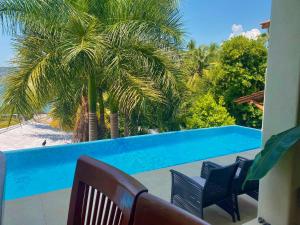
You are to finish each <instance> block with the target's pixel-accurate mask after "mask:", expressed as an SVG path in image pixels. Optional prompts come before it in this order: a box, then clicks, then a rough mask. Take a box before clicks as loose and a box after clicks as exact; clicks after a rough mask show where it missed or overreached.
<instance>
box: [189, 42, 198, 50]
mask: <svg viewBox="0 0 300 225" xmlns="http://www.w3.org/2000/svg"><path fill="white" fill-rule="evenodd" d="M187 48H188V50H194V49H195V48H196V41H195V40H190V41H189V43H188V44H187Z"/></svg>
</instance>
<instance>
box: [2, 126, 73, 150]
mask: <svg viewBox="0 0 300 225" xmlns="http://www.w3.org/2000/svg"><path fill="white" fill-rule="evenodd" d="M45 140H46V146H52V145H60V144H67V143H71V141H72V134H71V133H66V132H62V131H60V130H57V129H54V128H52V127H51V126H49V125H47V124H45V123H39V122H33V121H28V122H26V123H25V124H23V125H17V126H13V127H9V128H3V129H0V151H8V150H16V149H24V148H25V149H26V148H36V147H42V143H43V142H44V141H45Z"/></svg>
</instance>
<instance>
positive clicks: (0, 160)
mask: <svg viewBox="0 0 300 225" xmlns="http://www.w3.org/2000/svg"><path fill="white" fill-rule="evenodd" d="M5 174H6V162H5V155H4V153H3V152H0V225H1V224H2V221H3V208H4V207H3V206H4V204H3V198H4V185H5Z"/></svg>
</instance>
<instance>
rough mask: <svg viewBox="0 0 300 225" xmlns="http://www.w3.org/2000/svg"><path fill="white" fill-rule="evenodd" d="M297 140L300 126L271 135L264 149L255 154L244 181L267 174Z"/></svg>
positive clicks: (299, 135)
mask: <svg viewBox="0 0 300 225" xmlns="http://www.w3.org/2000/svg"><path fill="white" fill-rule="evenodd" d="M299 141H300V127H294V128H292V129H289V130H287V131H284V132H282V133H279V134H277V135H273V136H272V137H271V138H270V139H269V140H268V141H267V143H266V144H265V147H264V149H263V150H262V151H261V152H260V153H258V154H257V155H256V157H255V160H254V163H253V165H252V167H251V168H250V170H249V172H248V175H247V179H246V181H247V180H259V179H261V178H263V177H264V176H265V175H267V173H268V172H269V171H270V170H271V169H272V168H273V167H274V166H275V165H276V163H277V162H279V160H280V159H282V157H284V155H285V154H286V153H287V152H288V151H290V150H291V149H292V148H293V146H294V145H296V144H297V143H298V142H299ZM246 181H245V182H246Z"/></svg>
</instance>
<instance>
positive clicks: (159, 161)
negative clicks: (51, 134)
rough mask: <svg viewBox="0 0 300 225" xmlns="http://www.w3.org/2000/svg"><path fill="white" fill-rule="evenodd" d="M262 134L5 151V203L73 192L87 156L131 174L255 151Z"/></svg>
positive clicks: (209, 132)
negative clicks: (79, 161)
mask: <svg viewBox="0 0 300 225" xmlns="http://www.w3.org/2000/svg"><path fill="white" fill-rule="evenodd" d="M260 146H261V132H260V131H259V130H256V129H251V128H245V127H240V126H227V127H220V128H209V129H199V130H190V131H180V132H171V133H163V134H156V135H144V136H136V137H128V138H120V139H116V140H103V141H96V142H90V143H80V144H69V145H61V146H54V147H45V148H38V149H28V150H22V151H9V152H5V155H6V158H7V177H6V187H5V199H6V200H13V199H17V198H22V197H26V196H31V195H36V194H41V193H46V192H50V191H55V190H60V189H65V188H69V187H71V186H72V182H73V176H74V171H75V165H76V160H77V159H78V157H79V156H81V155H88V156H91V157H94V158H97V159H99V160H102V161H104V162H106V163H109V164H111V165H113V166H116V167H118V168H119V169H121V170H123V171H125V172H126V173H129V174H136V173H140V172H145V171H150V170H155V169H160V168H164V167H169V166H175V165H178V164H183V163H189V162H194V161H198V160H202V159H207V158H212V157H217V156H222V155H228V154H233V153H238V152H243V151H247V150H251V149H256V148H259V147H260Z"/></svg>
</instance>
